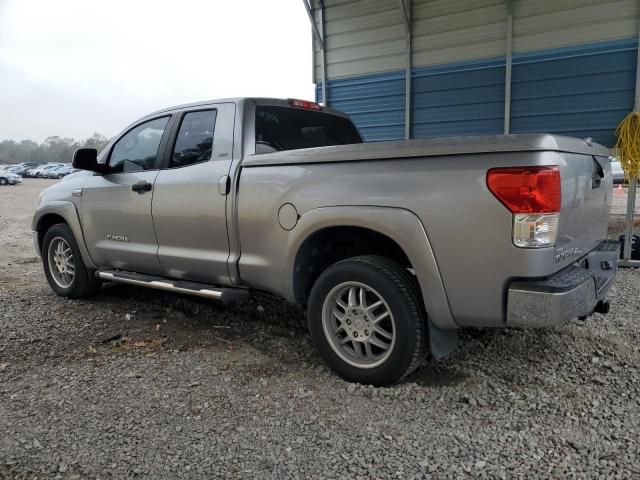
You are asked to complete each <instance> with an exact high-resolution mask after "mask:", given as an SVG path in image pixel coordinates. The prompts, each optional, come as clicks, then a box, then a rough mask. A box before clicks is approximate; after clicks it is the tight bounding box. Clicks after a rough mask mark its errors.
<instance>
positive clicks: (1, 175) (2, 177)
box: [0, 169, 22, 186]
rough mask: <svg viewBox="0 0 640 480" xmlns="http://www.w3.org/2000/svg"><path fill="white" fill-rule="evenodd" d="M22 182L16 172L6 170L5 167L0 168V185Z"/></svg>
mask: <svg viewBox="0 0 640 480" xmlns="http://www.w3.org/2000/svg"><path fill="white" fill-rule="evenodd" d="M18 183H22V177H21V176H20V175H18V174H16V173H12V172H9V171H7V169H4V170H0V185H2V186H4V185H17V184H18Z"/></svg>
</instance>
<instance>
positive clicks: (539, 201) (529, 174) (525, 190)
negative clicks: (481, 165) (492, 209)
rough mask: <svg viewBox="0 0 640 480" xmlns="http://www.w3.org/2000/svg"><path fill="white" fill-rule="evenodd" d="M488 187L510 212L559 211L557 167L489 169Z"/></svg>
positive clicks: (558, 175) (558, 176) (559, 193)
mask: <svg viewBox="0 0 640 480" xmlns="http://www.w3.org/2000/svg"><path fill="white" fill-rule="evenodd" d="M487 186H488V187H489V190H491V192H492V193H493V194H494V195H495V196H496V198H497V199H498V200H500V202H502V204H503V205H504V206H505V207H507V208H508V209H509V210H510V211H511V212H512V213H555V212H559V211H560V201H561V192H560V170H559V169H558V167H557V166H553V167H509V168H492V169H491V170H489V171H488V172H487Z"/></svg>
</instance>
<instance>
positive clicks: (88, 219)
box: [82, 116, 171, 275]
mask: <svg viewBox="0 0 640 480" xmlns="http://www.w3.org/2000/svg"><path fill="white" fill-rule="evenodd" d="M170 118H171V117H170V116H162V117H158V118H154V119H151V120H146V121H144V122H142V123H139V124H138V125H136V126H134V127H133V128H131V129H130V130H129V131H127V132H126V133H125V134H124V135H123V136H121V137H120V139H118V140H117V141H116V142H115V143H114V145H113V146H112V147H111V149H110V151H109V153H108V157H107V171H106V173H105V174H104V175H98V174H94V175H92V176H90V177H89V178H88V179H87V183H86V184H85V186H84V187H83V189H82V224H83V233H84V236H85V241H86V244H87V248H88V250H89V254H90V255H91V258H92V259H93V261H94V262H95V263H96V265H98V266H99V267H112V268H119V269H123V270H130V271H135V272H140V273H147V274H156V275H158V274H161V272H162V269H161V267H160V262H159V261H158V257H157V250H158V241H157V239H156V234H155V230H154V228H153V219H152V217H151V203H152V198H153V184H154V182H155V179H156V177H157V176H158V171H159V164H160V160H161V159H162V157H163V155H164V151H165V146H166V144H167V140H168V138H169V131H170V127H171V125H170V123H171V122H170Z"/></svg>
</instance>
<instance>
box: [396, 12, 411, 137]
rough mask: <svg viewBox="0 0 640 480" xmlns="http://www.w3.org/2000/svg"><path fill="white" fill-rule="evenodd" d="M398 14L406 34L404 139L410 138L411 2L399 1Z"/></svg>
mask: <svg viewBox="0 0 640 480" xmlns="http://www.w3.org/2000/svg"><path fill="white" fill-rule="evenodd" d="M399 1H400V13H401V14H402V22H403V23H404V29H405V34H406V37H407V38H406V40H407V44H406V51H405V56H406V59H405V69H404V92H405V95H404V138H405V139H406V140H409V139H410V138H411V0H399Z"/></svg>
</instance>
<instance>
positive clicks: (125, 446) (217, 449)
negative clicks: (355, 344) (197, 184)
mask: <svg viewBox="0 0 640 480" xmlns="http://www.w3.org/2000/svg"><path fill="white" fill-rule="evenodd" d="M46 183H47V182H46V181H43V180H25V183H24V184H23V185H21V186H17V187H6V188H0V248H1V251H2V252H3V255H2V258H0V432H1V434H0V478H2V479H9V478H10V479H23V478H64V479H72V478H75V479H79V478H152V479H162V478H167V479H175V478H178V477H180V478H260V479H263V478H277V479H281V478H323V479H324V478H332V479H338V478H345V479H346V478H348V479H352V478H459V477H474V478H639V477H640V446H639V442H640V438H639V433H640V425H639V423H640V415H639V414H640V405H639V397H638V390H639V389H640V375H639V371H638V365H639V364H640V362H639V360H640V326H638V323H637V319H638V318H639V312H638V310H639V303H638V294H639V293H640V281H639V280H640V278H639V275H640V272H638V271H635V270H623V271H621V272H620V274H619V277H618V281H617V283H616V285H615V287H614V289H613V291H612V292H611V298H612V301H613V306H612V310H611V313H610V314H609V315H607V316H601V315H595V316H593V317H591V318H590V319H588V320H587V321H585V322H581V321H577V320H576V321H573V322H570V323H569V324H567V325H565V326H563V327H561V328H556V329H552V330H539V331H522V330H482V331H480V330H470V331H466V332H464V333H463V334H462V335H461V339H460V340H461V342H460V348H459V350H458V351H457V352H455V353H454V354H453V355H451V357H450V358H447V359H445V360H441V361H435V360H433V359H428V360H427V361H426V363H425V365H424V366H423V367H422V368H421V369H420V370H418V371H417V372H416V373H415V374H414V375H412V376H411V377H409V378H408V379H407V380H406V381H405V382H404V383H403V384H401V385H398V386H395V387H393V388H378V389H375V388H371V387H365V386H361V385H353V384H348V383H346V382H343V381H342V380H340V379H338V378H337V377H336V376H334V375H333V374H331V373H330V372H328V371H327V369H326V368H325V367H324V366H323V365H322V363H321V361H320V359H319V358H318V356H317V355H316V353H315V352H314V351H313V349H312V348H311V344H310V340H309V337H308V335H307V332H306V331H305V329H304V328H303V327H302V322H303V316H302V313H301V311H300V310H298V309H296V308H294V307H290V306H288V305H285V304H283V303H281V302H279V301H276V300H273V299H270V298H268V297H257V298H254V299H252V300H251V301H250V302H248V303H246V304H243V305H237V306H221V305H218V304H215V303H209V302H207V301H204V300H199V299H194V298H190V297H180V296H176V295H170V294H166V293H161V292H157V291H151V290H144V289H138V288H134V287H128V286H108V287H105V288H104V289H103V291H102V292H101V293H100V294H99V295H98V296H97V297H95V298H93V299H91V300H84V301H69V300H64V299H61V298H58V297H56V296H55V295H54V294H53V293H52V292H51V291H50V290H49V288H48V287H47V285H46V283H45V279H44V275H43V273H42V270H41V266H40V264H39V260H38V259H37V258H36V257H35V255H34V252H33V249H32V246H31V238H30V233H29V226H30V218H31V214H32V210H33V208H34V206H35V203H36V198H37V193H38V192H39V191H40V190H41V189H42V188H43V187H44V186H45V184H46Z"/></svg>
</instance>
